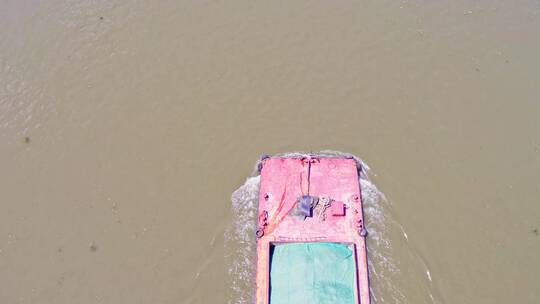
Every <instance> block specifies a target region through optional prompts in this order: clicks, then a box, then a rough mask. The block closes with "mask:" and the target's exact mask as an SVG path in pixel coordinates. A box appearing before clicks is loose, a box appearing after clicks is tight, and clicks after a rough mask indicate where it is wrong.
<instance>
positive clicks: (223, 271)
mask: <svg viewBox="0 0 540 304" xmlns="http://www.w3.org/2000/svg"><path fill="white" fill-rule="evenodd" d="M539 116H540V2H539V1H485V0H482V1H474V2H473V1H420V0H413V1H153V2H150V1H130V0H127V1H105V0H94V1H89V0H88V1H83V0H73V1H55V0H51V1H37V0H36V1H22V0H21V1H17V0H3V1H0V303H21V304H22V303H57V304H68V303H164V304H166V303H171V304H172V303H175V304H176V303H230V304H241V303H250V302H251V298H250V294H251V275H252V274H251V271H252V262H253V242H254V237H253V233H252V232H253V231H252V223H253V216H254V210H255V208H256V206H255V201H254V199H253V197H254V196H255V195H256V191H257V182H258V180H257V177H256V176H252V171H253V166H254V164H255V162H256V161H257V159H258V157H259V156H260V155H261V154H262V153H268V154H276V153H283V152H294V151H307V152H309V151H321V150H334V151H344V152H348V153H352V154H354V155H357V156H358V157H360V158H361V159H362V160H363V161H364V162H365V163H366V164H367V165H368V166H369V167H370V171H369V176H364V177H363V179H362V181H361V184H362V187H363V192H364V193H363V196H364V200H365V204H366V210H367V212H366V222H367V226H368V230H369V233H370V234H369V236H368V247H369V249H368V251H369V256H370V271H371V284H372V298H373V302H374V303H376V304H381V303H447V304H453V303H474V304H482V303H530V304H533V303H540V232H539V231H540V198H539V196H540V119H539ZM326 153H331V154H332V153H337V152H326ZM246 179H247V180H246ZM377 189H378V190H377ZM231 196H232V197H231Z"/></svg>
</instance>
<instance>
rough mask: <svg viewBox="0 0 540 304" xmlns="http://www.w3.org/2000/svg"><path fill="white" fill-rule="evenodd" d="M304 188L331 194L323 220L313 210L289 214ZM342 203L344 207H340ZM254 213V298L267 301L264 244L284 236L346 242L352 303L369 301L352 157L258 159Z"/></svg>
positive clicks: (326, 195)
mask: <svg viewBox="0 0 540 304" xmlns="http://www.w3.org/2000/svg"><path fill="white" fill-rule="evenodd" d="M307 194H309V195H312V196H316V197H321V198H326V199H328V198H329V199H331V200H333V203H332V206H331V207H330V208H329V209H327V210H326V212H325V215H326V216H325V217H324V220H323V219H322V217H321V216H319V215H318V214H317V212H314V213H315V214H314V215H313V216H312V217H307V218H306V219H305V220H304V219H301V218H298V217H295V216H291V215H289V211H290V210H292V208H294V206H295V204H296V200H297V198H298V197H299V196H302V195H307ZM341 204H343V205H341ZM342 206H345V212H344V213H342V212H340V210H343V208H341V207H342ZM314 211H316V210H314ZM258 215H259V221H258V228H259V231H258V239H257V271H256V295H255V297H256V304H268V303H269V285H270V276H269V268H270V267H269V266H270V245H271V244H273V243H286V242H294V243H298V242H335V243H344V244H348V245H349V246H350V248H351V249H352V250H353V252H354V253H355V260H356V261H355V262H356V276H355V284H356V286H357V288H356V290H355V303H356V304H359V303H362V304H369V303H370V296H369V281H368V268H367V256H366V240H365V234H363V233H361V231H362V230H363V228H364V226H363V213H362V201H361V197H360V188H359V183H358V170H357V165H356V161H355V160H354V159H346V158H318V157H305V158H279V157H273V158H266V159H264V160H263V161H262V169H261V184H260V191H259V210H258Z"/></svg>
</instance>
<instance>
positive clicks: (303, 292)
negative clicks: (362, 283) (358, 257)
mask: <svg viewBox="0 0 540 304" xmlns="http://www.w3.org/2000/svg"><path fill="white" fill-rule="evenodd" d="M271 249H272V250H271V260H270V303H271V304H304V303H305V304H307V303H309V304H329V303H339V304H349V303H350V304H354V273H355V265H354V258H353V252H352V250H351V249H350V248H349V247H348V246H347V245H344V244H337V243H290V244H277V245H274V246H272V248H271Z"/></svg>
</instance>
